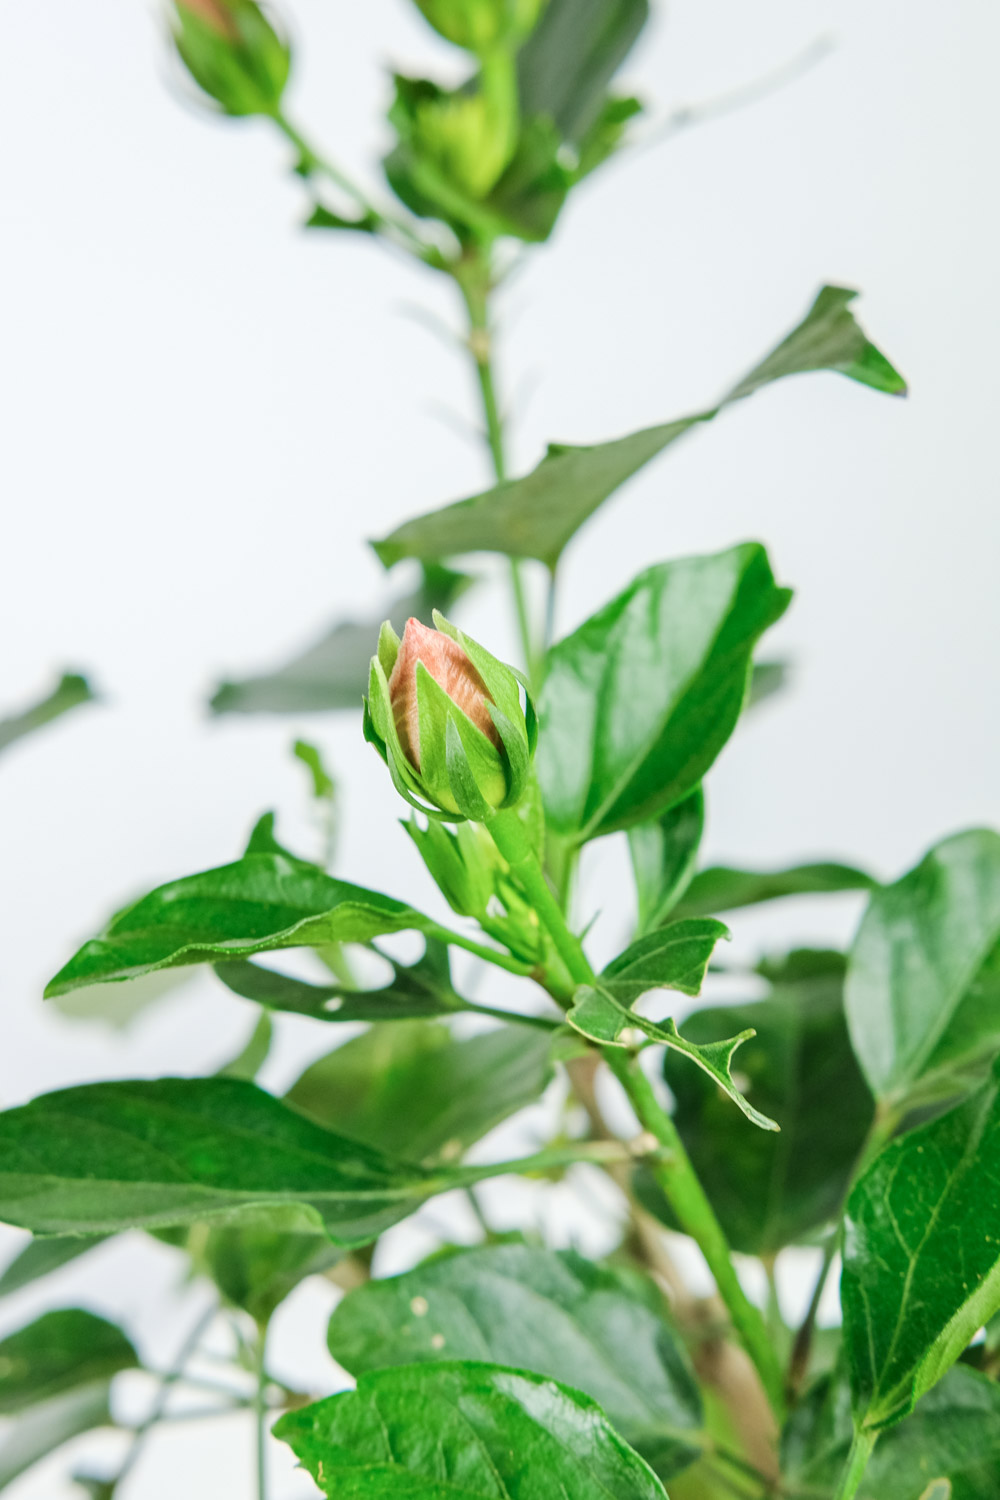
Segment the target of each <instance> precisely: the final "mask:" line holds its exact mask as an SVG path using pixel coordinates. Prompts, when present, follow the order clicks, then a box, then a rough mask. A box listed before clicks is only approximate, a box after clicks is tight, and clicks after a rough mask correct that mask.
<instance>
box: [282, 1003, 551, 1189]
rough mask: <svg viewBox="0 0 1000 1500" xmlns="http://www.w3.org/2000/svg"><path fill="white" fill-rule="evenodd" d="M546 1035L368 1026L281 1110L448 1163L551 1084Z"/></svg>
mask: <svg viewBox="0 0 1000 1500" xmlns="http://www.w3.org/2000/svg"><path fill="white" fill-rule="evenodd" d="M550 1053H551V1037H550V1036H549V1035H548V1034H547V1033H546V1032H542V1031H529V1030H528V1029H527V1028H522V1027H515V1026H506V1027H501V1028H499V1029H498V1030H495V1031H488V1032H483V1033H482V1034H480V1035H478V1036H472V1037H467V1038H465V1039H464V1040H458V1039H456V1038H455V1037H453V1036H452V1034H451V1032H450V1030H449V1029H448V1027H447V1026H442V1025H440V1024H439V1023H435V1022H428V1021H394V1022H391V1023H388V1022H386V1023H384V1024H381V1025H377V1026H373V1027H371V1029H370V1030H369V1031H366V1032H365V1033H364V1035H363V1036H359V1037H356V1038H355V1039H354V1040H353V1041H350V1042H347V1043H345V1044H344V1045H343V1046H341V1047H338V1048H336V1050H335V1051H333V1052H330V1053H328V1055H327V1056H326V1057H322V1058H320V1059H319V1061H318V1062H315V1063H313V1064H312V1066H311V1067H309V1068H307V1069H306V1071H305V1072H304V1073H303V1074H302V1076H301V1078H299V1079H298V1081H297V1082H296V1083H294V1084H293V1085H292V1087H291V1089H290V1090H289V1092H288V1093H287V1094H286V1096H285V1098H286V1102H287V1103H289V1104H291V1105H293V1106H294V1107H295V1108H296V1109H298V1110H301V1111H302V1113H303V1114H307V1115H308V1116H309V1117H310V1119H313V1120H315V1121H316V1122H317V1124H320V1125H325V1126H327V1127H328V1128H329V1129H332V1130H342V1131H344V1133H345V1134H350V1135H351V1136H352V1137H353V1138H354V1139H355V1140H359V1141H366V1142H367V1143H368V1144H369V1145H371V1146H376V1147H378V1148H379V1149H380V1150H383V1151H388V1152H390V1153H398V1154H399V1155H400V1156H402V1157H405V1158H406V1160H407V1161H421V1162H431V1161H434V1160H438V1159H439V1160H442V1161H453V1160H455V1159H456V1158H457V1157H458V1156H460V1155H461V1154H462V1152H463V1151H464V1150H465V1148H466V1147H467V1146H471V1145H472V1144H473V1142H474V1141H477V1140H479V1139H480V1137H481V1136H484V1135H485V1134H486V1133H487V1131H489V1130H492V1129H493V1127H494V1126H495V1125H499V1124H500V1122H501V1121H502V1120H505V1119H507V1117H508V1116H509V1115H512V1114H515V1113H516V1112H517V1111H518V1110H519V1109H524V1108H525V1107H526V1106H527V1105H529V1104H533V1103H534V1102H535V1100H536V1099H538V1098H539V1096H540V1095H541V1094H542V1093H543V1091H544V1089H545V1087H546V1085H547V1084H548V1082H549V1081H550V1079H551V1077H552V1066H551V1060H550Z"/></svg>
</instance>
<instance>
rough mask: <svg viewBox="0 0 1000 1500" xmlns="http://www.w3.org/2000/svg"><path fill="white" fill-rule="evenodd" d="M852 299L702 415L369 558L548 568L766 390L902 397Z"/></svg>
mask: <svg viewBox="0 0 1000 1500" xmlns="http://www.w3.org/2000/svg"><path fill="white" fill-rule="evenodd" d="M565 9H567V10H569V9H570V7H569V6H568V5H567V6H566V7H565ZM856 295H857V293H856V292H852V291H848V290H846V289H845V288H843V287H824V288H823V289H822V291H821V292H820V294H819V296H818V297H817V298H816V301H815V302H814V303H813V305H812V307H811V308H810V310H809V312H808V313H807V314H806V316H805V318H804V319H803V321H802V322H801V323H800V324H799V326H798V328H796V329H795V330H794V332H793V333H792V334H790V335H789V337H788V338H787V339H785V340H784V342H783V343H781V344H780V345H779V346H778V348H777V349H775V350H774V351H773V352H772V353H771V354H769V355H768V356H767V358H766V359H765V360H764V361H763V362H762V363H761V364H760V365H758V366H757V367H756V368H755V369H753V370H752V371H751V372H750V374H749V375H748V376H747V377H746V378H745V379H744V380H742V381H741V382H740V383H739V385H737V386H735V387H734V388H733V390H732V391H730V392H729V394H728V395H727V396H725V397H724V398H723V399H722V401H721V402H720V403H719V404H718V406H715V407H713V408H711V409H710V410H709V411H702V412H698V413H696V414H695V415H694V416H690V417H682V418H681V419H680V420H678V421H676V422H667V423H665V424H664V425H662V426H659V427H648V428H645V429H644V430H643V431H641V432H633V433H630V434H629V435H628V436H627V437H623V438H618V439H616V440H614V441H612V442H608V443H598V444H596V445H595V446H593V447H586V448H581V447H570V446H567V445H566V444H552V445H551V446H550V447H549V450H548V453H547V454H546V456H545V458H544V459H543V460H542V462H541V463H540V464H539V466H538V468H537V469H535V470H534V471H533V472H532V473H530V474H528V475H526V476H525V477H524V478H523V479H515V480H508V481H506V482H505V483H503V484H500V485H496V486H495V487H494V488H493V489H490V490H486V491H485V492H484V493H482V494H480V495H473V496H472V497H471V498H470V499H468V500H459V501H457V502H456V503H455V504H453V505H448V506H445V507H444V508H443V509H440V510H435V511H431V512H429V513H428V514H427V515H423V516H418V517H417V518H416V519H415V520H413V521H406V522H404V524H403V525H402V526H400V527H398V528H397V529H396V530H395V531H394V532H392V533H391V535H389V536H387V537H385V538H383V539H382V540H381V541H378V542H375V543H373V545H374V548H375V551H376V552H377V553H378V556H379V557H380V558H381V560H382V562H383V563H385V565H386V567H391V565H392V564H393V563H396V562H399V561H400V559H402V558H404V557H417V558H435V557H449V556H454V555H456V554H458V553H467V552H501V553H504V554H505V555H506V556H508V557H535V558H538V559H539V561H540V562H543V563H546V564H547V565H548V566H549V567H550V568H552V567H555V565H556V563H557V562H558V560H559V557H560V555H561V554H562V551H563V548H564V547H565V546H566V544H567V542H569V540H570V539H571V537H573V536H574V534H575V533H576V532H577V531H578V530H579V528H580V527H581V526H582V525H583V523H584V522H585V521H586V520H587V519H588V518H589V517H590V516H591V515H593V513H594V511H595V510H597V508H598V507H599V506H600V505H602V504H603V502H604V501H605V500H607V498H608V496H609V495H612V494H613V493H614V492H615V490H617V489H618V488H619V486H621V485H623V484H624V483H625V481H626V480H627V479H630V478H631V477H632V475H633V474H635V473H636V472H637V471H638V470H639V469H641V468H642V467H643V465H644V464H647V463H649V462H650V460H651V459H653V458H655V457H656V455H657V454H658V453H662V451H663V449H664V448H667V447H669V446H670V444H671V443H674V442H676V441H677V439H678V438H680V437H683V435H684V434H685V433H686V432H688V431H689V430H690V429H691V428H692V427H695V426H697V425H698V424H699V423H701V422H709V421H711V420H712V418H713V417H715V416H717V415H718V413H719V412H720V411H722V410H723V408H724V407H726V406H728V405H729V404H730V403H731V402H733V401H737V400H741V399H742V398H743V397H744V396H748V395H750V394H751V393H752V392H753V391H756V390H758V389H759V388H760V387H761V386H763V385H766V384H769V383H770V382H771V381H774V380H780V379H782V378H783V377H784V376H785V375H795V374H801V373H804V372H806V371H812V370H835V371H839V372H840V373H841V374H844V375H848V376H849V377H850V378H851V379H852V380H860V381H862V382H863V383H864V384H868V385H876V386H877V388H878V389H880V390H891V391H893V392H895V393H898V394H903V393H904V392H905V390H906V385H905V382H904V381H903V379H902V377H901V376H900V375H898V374H897V373H896V371H895V370H893V369H892V367H891V366H890V365H889V364H888V361H887V360H886V359H885V357H884V355H882V354H880V353H879V351H878V350H877V349H876V348H875V346H874V345H873V344H870V343H869V342H868V340H867V339H866V337H865V335H864V334H863V333H862V331H861V329H860V328H859V326H858V324H857V323H856V322H855V320H854V317H853V314H852V313H851V312H850V311H849V310H848V303H849V302H851V301H852V300H853V298H854V297H855V296H856Z"/></svg>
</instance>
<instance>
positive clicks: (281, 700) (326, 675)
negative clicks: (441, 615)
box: [210, 560, 472, 714]
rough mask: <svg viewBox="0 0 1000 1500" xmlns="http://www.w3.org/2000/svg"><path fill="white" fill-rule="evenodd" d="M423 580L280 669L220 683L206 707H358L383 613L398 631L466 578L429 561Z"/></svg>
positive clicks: (441, 604)
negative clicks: (374, 613)
mask: <svg viewBox="0 0 1000 1500" xmlns="http://www.w3.org/2000/svg"><path fill="white" fill-rule="evenodd" d="M423 571H424V582H423V584H422V586H421V587H420V588H418V589H416V590H414V592H413V593H410V594H407V595H405V596H404V597H402V598H396V599H395V600H393V601H392V602H391V603H389V604H387V605H386V606H384V607H383V608H382V609H381V610H380V611H379V613H378V614H377V615H373V616H372V617H371V618H370V619H365V620H361V621H357V622H354V621H341V622H340V623H339V624H337V625H334V626H333V627H332V628H331V629H330V630H329V631H328V632H327V634H326V635H324V636H323V638H322V639H321V640H319V641H317V642H316V644H315V645H314V646H311V647H309V649H308V650H306V651H303V652H302V653H301V654H300V655H298V656H295V657H293V658H292V660H291V661H289V662H287V663H286V664H285V665H284V666H283V667H278V668H276V669H275V670H274V671H273V672H266V673H264V674H263V675H261V676H257V677H246V678H242V679H240V680H237V681H234V682H223V683H222V684H220V686H219V687H218V688H217V689H216V691H215V694H214V695H213V697H212V700H211V705H210V706H211V708H212V710H213V712H215V713H217V714H233V713H238V714H260V713H272V714H288V713H324V712H329V711H331V710H333V709H344V708H349V709H356V710H360V708H361V700H362V698H363V697H364V694H365V692H366V690H367V687H368V666H369V663H370V661H371V655H372V642H373V641H375V640H377V639H378V632H379V626H380V625H381V623H382V621H383V620H384V619H386V618H387V617H388V618H389V619H390V620H391V621H392V623H393V625H394V626H396V627H397V628H398V631H399V632H400V633H401V632H402V629H403V626H404V625H405V624H406V621H407V619H408V618H409V617H410V615H415V616H416V617H417V618H418V619H420V620H428V619H430V617H431V614H432V613H433V611H434V610H435V609H440V610H447V609H448V607H449V605H450V604H452V603H453V602H454V600H455V599H457V598H458V596H459V594H461V593H462V592H463V590H464V589H466V588H468V586H469V584H470V583H471V582H472V579H471V578H470V577H469V576H468V574H465V573H456V572H454V571H453V570H452V569H451V568H445V567H442V566H441V565H440V564H437V563H435V562H434V561H433V560H430V561H428V562H427V563H426V565H425V567H424V570H423Z"/></svg>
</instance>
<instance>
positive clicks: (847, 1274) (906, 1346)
mask: <svg viewBox="0 0 1000 1500" xmlns="http://www.w3.org/2000/svg"><path fill="white" fill-rule="evenodd" d="M998 1181H1000V1084H998V1081H997V1076H996V1072H994V1076H993V1077H991V1078H990V1080H989V1082H988V1083H986V1084H985V1085H983V1086H982V1088H980V1089H979V1091H978V1092H977V1093H975V1094H974V1095H972V1097H971V1098H969V1099H968V1100H967V1101H966V1102H965V1103H964V1104H962V1105H960V1106H959V1107H958V1108H957V1109H953V1110H951V1111H950V1112H949V1113H948V1114H945V1115H941V1116H940V1117H939V1118H937V1119H935V1120H933V1121H932V1122H931V1123H930V1124H929V1125H924V1126H923V1127H921V1128H920V1129H918V1130H913V1131H911V1132H910V1133H909V1134H907V1135H904V1136H902V1137H901V1138H899V1139H897V1140H895V1141H893V1142H892V1143H891V1144H890V1145H889V1146H887V1147H886V1148H885V1149H884V1150H883V1151H882V1152H881V1154H880V1155H879V1156H878V1157H876V1159H875V1161H874V1162H873V1163H872V1164H871V1166H870V1167H869V1168H868V1170H867V1171H866V1172H865V1173H864V1175H863V1176H862V1177H861V1179H860V1181H859V1182H858V1183H857V1185H856V1187H855V1188H854V1190H853V1192H852V1193H851V1196H850V1199H849V1200H848V1205H847V1216H846V1220H845V1233H844V1252H843V1253H844V1269H843V1275H842V1278H841V1286H840V1297H841V1305H842V1307H843V1312H844V1346H845V1349H846V1353H847V1360H848V1366H849V1370H850V1376H851V1388H852V1392H853V1398H854V1409H855V1420H856V1423H857V1425H858V1427H859V1428H871V1429H879V1428H882V1427H886V1426H889V1425H891V1424H892V1423H893V1422H896V1421H898V1420H899V1419H900V1418H901V1417H904V1416H906V1414H907V1413H908V1412H909V1411H911V1410H912V1409H913V1405H914V1403H915V1402H916V1401H918V1400H919V1399H920V1397H921V1396H922V1395H923V1394H924V1392H925V1391H928V1390H930V1389H931V1387H932V1386H933V1385H934V1384H935V1383H936V1381H938V1380H940V1378H941V1376H942V1375H943V1374H944V1373H945V1371H946V1370H947V1369H948V1368H949V1367H950V1366H951V1365H952V1364H954V1362H955V1360H956V1359H957V1358H958V1357H959V1355H960V1354H961V1353H962V1351H963V1350H964V1349H965V1347H966V1345H967V1344H968V1343H969V1340H970V1339H971V1338H972V1336H973V1334H974V1333H975V1332H976V1330H977V1329H978V1328H980V1327H981V1326H982V1325H983V1324H984V1323H985V1322H986V1321H987V1320H988V1319H989V1318H990V1317H992V1316H993V1314H994V1313H995V1312H997V1310H998V1309H1000V1193H998V1192H997V1191H996V1186H997V1183H998Z"/></svg>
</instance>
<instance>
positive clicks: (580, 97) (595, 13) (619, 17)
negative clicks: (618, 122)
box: [517, 0, 649, 142]
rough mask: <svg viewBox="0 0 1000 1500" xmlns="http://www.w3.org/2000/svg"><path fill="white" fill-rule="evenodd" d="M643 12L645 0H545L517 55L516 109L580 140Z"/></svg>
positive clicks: (646, 8) (633, 39) (570, 138)
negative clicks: (542, 119)
mask: <svg viewBox="0 0 1000 1500" xmlns="http://www.w3.org/2000/svg"><path fill="white" fill-rule="evenodd" d="M648 18H649V0H549V3H548V5H547V6H546V8H545V10H544V12H543V14H542V19H541V21H540V22H539V24H538V25H537V26H536V28H535V30H534V31H533V32H532V34H531V36H530V37H529V38H528V40H527V41H526V42H525V44H524V46H523V47H522V48H521V50H520V52H519V53H518V56H517V78H518V93H519V98H520V105H521V113H522V114H523V115H525V116H527V117H529V118H530V117H531V116H533V115H543V116H547V117H548V118H549V119H550V120H552V121H553V122H554V124H555V125H556V127H557V129H558V131H559V133H560V135H561V137H562V138H563V140H565V141H571V142H581V141H582V140H583V138H584V136H585V135H586V134H587V132H588V131H589V130H590V129H591V127H592V126H593V125H594V124H595V122H596V121H597V119H598V117H599V115H600V113H601V110H602V108H603V106H604V103H605V90H606V89H607V86H608V84H609V83H610V82H611V79H612V78H613V77H614V75H615V73H616V72H617V71H618V69H619V68H620V67H621V65H622V63H623V62H624V61H625V58H626V57H627V56H628V54H629V52H630V51H631V50H632V47H633V46H634V44H635V42H636V39H637V38H638V36H639V33H640V31H641V30H642V28H643V27H644V26H645V24H646V21H647V20H648Z"/></svg>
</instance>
